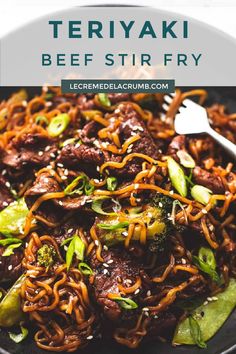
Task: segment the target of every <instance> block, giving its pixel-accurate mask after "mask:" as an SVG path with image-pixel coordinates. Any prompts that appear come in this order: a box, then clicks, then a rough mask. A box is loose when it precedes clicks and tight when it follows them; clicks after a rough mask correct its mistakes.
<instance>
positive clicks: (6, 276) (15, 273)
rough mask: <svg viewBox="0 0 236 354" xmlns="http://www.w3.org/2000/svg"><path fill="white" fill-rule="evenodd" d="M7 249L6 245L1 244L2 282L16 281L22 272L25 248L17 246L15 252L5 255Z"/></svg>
mask: <svg viewBox="0 0 236 354" xmlns="http://www.w3.org/2000/svg"><path fill="white" fill-rule="evenodd" d="M5 249H6V247H3V246H0V283H1V282H6V281H15V280H16V279H17V278H19V276H20V275H21V273H22V266H21V261H22V259H23V249H22V248H21V247H20V248H17V249H15V250H14V254H12V255H10V256H8V257H5V256H4V257H3V256H2V254H3V252H4V251H5Z"/></svg>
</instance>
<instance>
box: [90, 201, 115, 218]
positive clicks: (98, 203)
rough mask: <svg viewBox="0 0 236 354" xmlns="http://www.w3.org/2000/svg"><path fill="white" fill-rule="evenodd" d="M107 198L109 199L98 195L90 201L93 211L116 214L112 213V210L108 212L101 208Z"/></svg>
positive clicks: (102, 213)
mask: <svg viewBox="0 0 236 354" xmlns="http://www.w3.org/2000/svg"><path fill="white" fill-rule="evenodd" d="M108 199H110V198H109V197H98V198H96V199H94V200H93V202H92V206H91V208H92V210H93V211H95V213H97V214H101V215H116V213H114V212H110V213H108V212H106V211H104V210H103V209H102V205H103V203H104V202H105V201H106V200H108Z"/></svg>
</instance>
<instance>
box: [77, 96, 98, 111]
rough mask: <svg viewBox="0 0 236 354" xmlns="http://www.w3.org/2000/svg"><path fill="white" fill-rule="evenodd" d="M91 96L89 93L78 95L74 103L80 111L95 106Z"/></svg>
mask: <svg viewBox="0 0 236 354" xmlns="http://www.w3.org/2000/svg"><path fill="white" fill-rule="evenodd" d="M93 96H94V95H91V94H84V95H79V96H78V98H77V102H76V104H77V105H78V107H79V109H80V110H82V111H86V110H90V109H94V108H95V104H94V100H93Z"/></svg>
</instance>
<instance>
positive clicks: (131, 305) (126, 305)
mask: <svg viewBox="0 0 236 354" xmlns="http://www.w3.org/2000/svg"><path fill="white" fill-rule="evenodd" d="M112 300H114V301H118V302H119V305H120V307H122V308H123V309H125V310H134V309H136V308H137V307H138V305H137V303H136V302H134V301H133V300H131V299H129V298H126V297H121V296H116V297H112Z"/></svg>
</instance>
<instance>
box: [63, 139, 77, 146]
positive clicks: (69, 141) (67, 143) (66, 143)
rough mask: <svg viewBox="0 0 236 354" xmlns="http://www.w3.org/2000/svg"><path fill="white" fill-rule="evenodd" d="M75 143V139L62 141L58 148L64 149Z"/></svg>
mask: <svg viewBox="0 0 236 354" xmlns="http://www.w3.org/2000/svg"><path fill="white" fill-rule="evenodd" d="M75 141H76V139H75V138H70V139H66V140H65V141H63V142H62V143H61V144H60V147H64V146H66V145H69V144H73V143H74V142H75Z"/></svg>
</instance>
